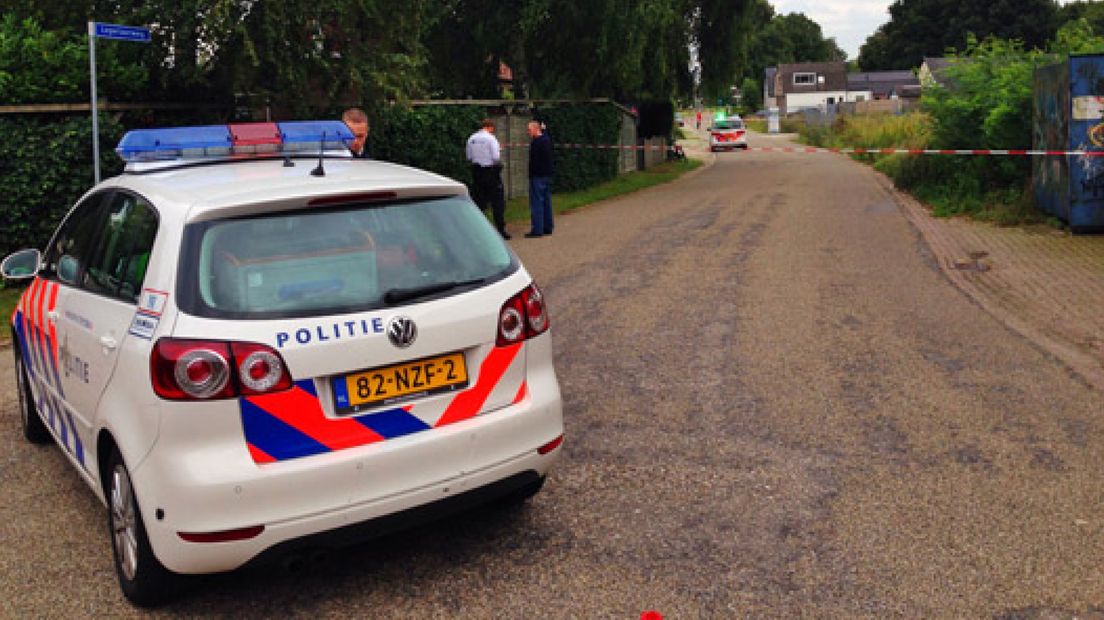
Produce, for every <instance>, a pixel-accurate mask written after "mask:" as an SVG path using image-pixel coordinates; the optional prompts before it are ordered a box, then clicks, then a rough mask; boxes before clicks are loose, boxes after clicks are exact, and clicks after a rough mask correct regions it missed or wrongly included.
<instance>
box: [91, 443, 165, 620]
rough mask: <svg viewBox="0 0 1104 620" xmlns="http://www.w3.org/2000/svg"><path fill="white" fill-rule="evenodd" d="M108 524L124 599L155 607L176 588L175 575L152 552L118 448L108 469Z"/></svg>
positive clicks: (132, 486)
mask: <svg viewBox="0 0 1104 620" xmlns="http://www.w3.org/2000/svg"><path fill="white" fill-rule="evenodd" d="M106 482H107V484H106V487H107V524H108V533H109V534H110V536H111V552H112V555H113V556H114V558H115V574H116V575H117V576H118V578H119V587H120V589H122V591H123V594H124V595H125V596H126V597H127V599H128V600H129V601H130V602H131V603H134V604H135V605H137V606H139V607H155V606H157V605H160V604H162V603H164V602H166V601H168V600H169V599H170V598H171V597H172V594H173V593H174V591H175V585H176V575H174V574H173V573H171V572H170V571H169V570H168V569H166V568H165V567H164V566H163V565H162V564H161V562H160V561H159V560H158V559H157V557H156V556H154V555H153V548H152V547H151V546H150V543H149V537H148V536H147V535H146V525H145V522H144V521H143V520H142V511H141V510H140V509H139V508H138V498H137V496H136V495H135V493H134V485H133V484H131V480H130V472H129V471H128V470H127V467H126V464H125V463H123V457H122V455H120V454H119V451H118V450H113V451H112V454H111V459H110V460H109V461H108V469H107V480H106Z"/></svg>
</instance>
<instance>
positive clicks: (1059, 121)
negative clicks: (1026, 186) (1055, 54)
mask: <svg viewBox="0 0 1104 620" xmlns="http://www.w3.org/2000/svg"><path fill="white" fill-rule="evenodd" d="M1034 92H1035V105H1034V118H1033V123H1032V125H1033V127H1032V129H1033V131H1032V147H1033V148H1034V149H1036V150H1047V151H1088V152H1095V151H1100V152H1101V154H1102V155H1104V54H1086V55H1077V56H1070V57H1069V58H1067V59H1066V60H1065V61H1063V62H1060V63H1057V64H1054V65H1049V66H1045V67H1039V68H1038V69H1036V70H1035V91H1034ZM1032 160H1033V170H1032V183H1033V187H1034V190H1035V200H1036V202H1037V203H1038V204H1039V206H1040V207H1041V208H1042V209H1043V211H1046V212H1047V213H1049V214H1050V215H1053V216H1054V217H1056V218H1058V219H1060V220H1062V221H1063V222H1066V223H1067V224H1068V225H1069V227H1070V230H1071V231H1073V232H1075V233H1076V232H1104V156H1099V157H1097V156H1092V155H1048V156H1045V157H1033V158H1032Z"/></svg>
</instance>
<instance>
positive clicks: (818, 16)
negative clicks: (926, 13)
mask: <svg viewBox="0 0 1104 620" xmlns="http://www.w3.org/2000/svg"><path fill="white" fill-rule="evenodd" d="M1067 2H1069V0H1059V4H1066V3H1067ZM771 4H772V5H774V12H775V13H777V14H779V15H783V14H786V13H804V14H805V16H806V17H808V18H809V19H811V20H813V21H814V22H816V23H818V24H820V29H821V30H822V31H823V32H824V36H826V37H835V38H836V43H838V44H839V46H840V47H841V48H843V51H845V52H847V58H848V59H850V60H854V59H856V58H858V57H859V47H860V46H861V45H862V44H863V43H865V42H866V38H867V37H869V36H870V35H872V34H874V31H875V30H877V29H878V26H881V25H882V24H884V23H886V22H887V21H889V11H888V10H887V9H888V8H889V5H890V4H892V0H771Z"/></svg>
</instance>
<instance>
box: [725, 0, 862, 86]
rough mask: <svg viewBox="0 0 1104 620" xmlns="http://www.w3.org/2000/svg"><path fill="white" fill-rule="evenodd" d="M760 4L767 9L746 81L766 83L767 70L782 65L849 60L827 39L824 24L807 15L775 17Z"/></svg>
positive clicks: (762, 12) (755, 39) (751, 48)
mask: <svg viewBox="0 0 1104 620" xmlns="http://www.w3.org/2000/svg"><path fill="white" fill-rule="evenodd" d="M760 1H761V2H762V5H763V6H765V7H766V9H765V10H763V9H760V10H759V11H758V13H757V14H758V19H759V20H761V22H760V23H759V24H758V25H757V26H756V27H755V28H754V35H753V36H752V38H751V43H750V45H749V47H748V53H747V60H746V61H745V63H744V64H743V66H742V68H741V71H740V75H741V76H742V77H744V78H752V79H754V80H762V79H763V71H764V69H766V68H767V67H772V66H775V65H778V64H780V63H793V62H823V61H829V60H844V59H845V58H847V53H846V52H844V51H843V50H842V49H840V47H839V45H837V44H836V40H835V39H834V38H832V37H827V38H825V36H824V33H823V31H822V30H821V28H820V24H817V23H816V22H814V21H813V20H811V19H809V18H808V17H806V16H805V15H804V14H803V13H789V14H786V15H775V14H774V10H773V9H772V8H771V7H770V6H769V5H767V4H766V2H765V0H760Z"/></svg>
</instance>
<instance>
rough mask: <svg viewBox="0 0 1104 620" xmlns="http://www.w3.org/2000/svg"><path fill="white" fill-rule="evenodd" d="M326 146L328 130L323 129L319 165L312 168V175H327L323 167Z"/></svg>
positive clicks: (319, 149) (319, 148)
mask: <svg viewBox="0 0 1104 620" xmlns="http://www.w3.org/2000/svg"><path fill="white" fill-rule="evenodd" d="M325 148H326V132H325V131H324V130H323V131H322V142H320V143H319V144H318V166H317V167H315V169H314V170H311V176H313V177H324V176H326V169H325V168H323V167H322V153H323V152H324V150H325Z"/></svg>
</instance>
